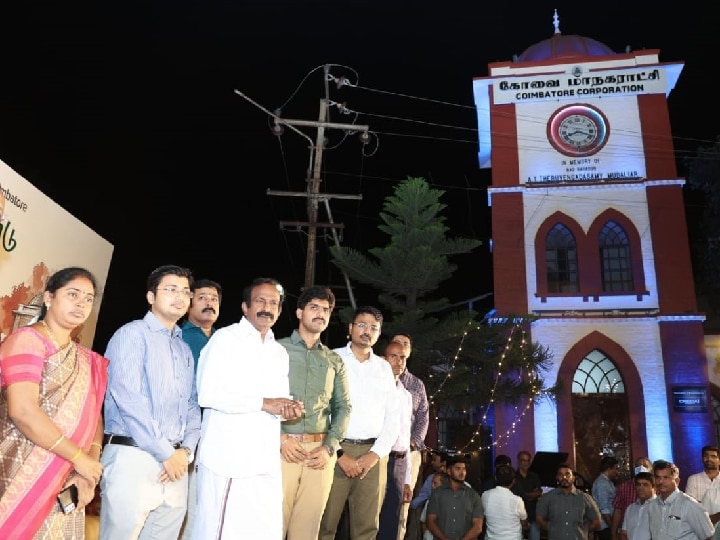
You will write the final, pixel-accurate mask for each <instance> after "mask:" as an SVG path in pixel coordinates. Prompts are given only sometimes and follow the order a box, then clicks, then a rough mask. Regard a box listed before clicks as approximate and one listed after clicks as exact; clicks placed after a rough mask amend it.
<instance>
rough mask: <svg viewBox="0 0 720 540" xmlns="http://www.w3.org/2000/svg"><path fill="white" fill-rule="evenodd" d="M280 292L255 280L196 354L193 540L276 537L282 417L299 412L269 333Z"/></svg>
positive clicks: (281, 353)
mask: <svg viewBox="0 0 720 540" xmlns="http://www.w3.org/2000/svg"><path fill="white" fill-rule="evenodd" d="M284 297H285V292H284V290H283V288H282V285H280V283H278V282H277V280H275V279H272V278H258V279H255V280H254V281H253V282H252V283H251V284H250V285H248V286H247V287H245V289H244V290H243V302H242V311H243V317H242V319H240V322H238V323H235V324H231V325H229V326H226V327H224V328H220V329H219V330H218V331H217V332H215V333H214V334H213V335H212V337H211V338H210V341H208V343H207V345H205V347H203V349H202V351H201V352H200V360H199V361H198V369H197V388H198V402H199V403H200V406H201V407H202V408H203V415H202V439H200V447H199V449H198V467H197V475H198V477H197V487H198V490H197V511H196V512H195V524H194V526H193V531H192V538H193V539H194V540H207V539H209V538H258V539H263V540H282V504H283V491H282V471H281V465H280V461H281V459H280V422H281V421H284V420H292V419H296V418H300V417H301V416H302V414H303V413H304V412H305V410H304V408H303V404H302V402H300V401H296V400H293V399H292V398H291V397H289V396H290V387H289V381H288V370H289V358H288V353H287V351H286V350H285V348H284V347H283V346H282V345H280V344H279V343H278V342H277V341H276V340H275V336H274V334H273V331H272V327H273V325H274V324H275V322H276V321H277V319H278V317H279V315H280V313H281V311H282V303H283V299H284Z"/></svg>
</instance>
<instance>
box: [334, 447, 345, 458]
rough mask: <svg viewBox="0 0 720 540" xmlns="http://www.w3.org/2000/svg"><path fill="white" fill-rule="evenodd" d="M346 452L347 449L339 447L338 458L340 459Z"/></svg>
mask: <svg viewBox="0 0 720 540" xmlns="http://www.w3.org/2000/svg"><path fill="white" fill-rule="evenodd" d="M344 453H345V450H343V449H342V448H338V449H337V451H336V452H335V454H336V455H337V458H338V459H340V458H341V457H342V456H343V454H344Z"/></svg>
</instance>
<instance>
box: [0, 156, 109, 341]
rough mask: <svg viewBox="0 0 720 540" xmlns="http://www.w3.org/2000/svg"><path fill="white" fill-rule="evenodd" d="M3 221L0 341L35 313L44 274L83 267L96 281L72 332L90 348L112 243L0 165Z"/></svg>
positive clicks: (39, 303) (0, 233)
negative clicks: (88, 307) (89, 304)
mask: <svg viewBox="0 0 720 540" xmlns="http://www.w3.org/2000/svg"><path fill="white" fill-rule="evenodd" d="M0 191H2V194H3V196H4V197H5V216H6V217H7V221H6V222H5V223H2V224H0V340H3V339H5V337H6V336H7V335H8V334H9V333H10V332H11V331H12V330H13V328H14V327H16V326H24V325H25V324H28V323H29V322H31V321H32V320H33V317H34V316H36V315H37V312H38V307H39V306H40V305H41V297H42V291H43V290H44V288H45V282H46V281H47V278H48V276H50V275H51V274H53V273H54V272H55V271H57V270H59V269H61V268H65V267H67V266H82V267H83V268H87V269H88V270H90V271H91V272H92V273H93V274H94V275H95V278H96V279H97V282H98V283H97V285H98V293H99V294H98V296H97V301H96V303H95V307H94V308H93V312H92V314H91V315H90V317H89V318H88V320H87V321H86V322H85V324H84V325H83V327H82V328H79V329H78V330H77V332H76V333H75V334H74V337H75V339H76V340H77V341H79V342H80V343H82V344H83V345H85V346H87V347H92V343H93V338H94V337H95V326H96V324H97V318H98V313H99V309H100V305H101V303H102V291H103V290H104V288H105V282H106V280H107V274H108V269H109V267H110V260H111V259H112V253H113V245H112V244H110V243H109V242H108V241H107V240H105V239H104V238H102V237H100V236H99V235H98V234H96V233H95V232H94V231H93V230H92V229H90V228H89V227H87V226H86V225H85V224H84V223H82V222H81V221H80V220H78V219H77V218H75V217H74V216H73V215H71V214H70V213H69V212H67V211H66V210H64V209H63V208H62V207H60V206H59V205H58V204H57V203H55V202H54V201H53V200H52V199H50V198H49V197H47V196H46V195H44V194H43V193H42V192H41V191H39V190H38V189H36V188H35V187H34V186H33V185H32V184H31V183H30V182H28V181H27V180H25V179H24V178H23V177H22V176H20V175H19V174H18V173H16V172H15V171H14V170H12V169H11V168H10V167H9V166H8V165H7V164H5V163H4V162H2V161H0Z"/></svg>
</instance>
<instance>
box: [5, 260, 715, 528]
mask: <svg viewBox="0 0 720 540" xmlns="http://www.w3.org/2000/svg"><path fill="white" fill-rule="evenodd" d="M97 294H98V293H97V283H96V280H95V278H94V276H93V275H92V274H91V273H90V272H89V271H87V270H86V269H83V268H79V267H69V268H64V269H62V270H59V271H58V272H56V273H55V274H53V275H52V276H50V278H49V279H48V281H47V284H46V286H45V291H44V293H43V302H44V305H43V307H42V311H41V313H40V316H39V319H38V320H37V322H34V323H32V324H30V325H29V326H26V327H22V328H18V329H16V330H15V331H13V332H12V333H11V334H10V336H8V337H7V339H5V341H4V342H3V343H2V345H0V387H1V389H2V391H1V392H0V429H1V430H2V436H1V437H0V538H2V539H3V540H30V539H47V540H60V539H62V540H73V539H78V540H82V539H83V538H85V536H84V534H85V533H84V531H85V515H84V509H85V507H86V506H87V505H88V504H89V503H90V502H91V501H92V500H93V498H94V497H95V494H96V488H98V487H99V490H100V494H101V504H100V531H99V537H100V539H102V540H133V539H142V540H151V539H157V540H177V539H178V538H181V539H182V540H188V539H190V540H209V539H218V540H223V539H224V540H228V539H231V538H232V539H246V538H260V539H263V540H338V539H343V540H344V539H347V540H376V539H378V540H420V538H422V539H423V540H473V539H477V538H478V537H480V536H483V537H484V538H485V539H486V540H523V539H528V540H540V538H541V536H544V537H546V538H547V539H548V540H590V536H591V535H592V536H593V537H594V538H593V540H686V539H687V540H696V539H697V540H709V539H710V538H711V537H712V536H713V535H714V534H715V524H716V523H717V522H718V521H720V474H719V473H720V452H719V451H718V448H717V447H715V446H706V447H704V448H703V453H702V461H703V471H701V472H699V473H697V474H693V475H691V476H690V477H689V478H688V481H687V488H686V492H682V491H680V489H679V484H680V482H679V478H680V472H679V470H678V468H677V467H676V466H675V465H674V464H673V463H670V462H667V461H656V462H654V463H652V464H651V463H650V461H649V459H648V458H645V457H643V458H639V459H638V460H636V462H635V469H634V471H633V473H634V474H633V477H632V478H631V479H629V480H627V481H625V482H623V483H621V484H619V485H618V486H616V481H617V476H618V473H619V464H618V461H617V459H615V458H614V457H612V456H605V457H603V459H602V460H601V463H600V473H599V474H598V476H597V478H595V481H594V482H593V487H592V491H591V493H587V492H585V491H584V490H581V489H578V488H577V487H576V485H575V484H576V481H575V480H576V479H575V474H576V473H575V471H574V470H573V468H572V467H571V466H570V465H568V464H566V463H562V464H560V465H559V466H558V467H557V471H556V477H555V480H556V483H557V486H556V487H555V488H554V489H550V488H547V487H546V488H543V486H541V483H540V478H539V477H538V475H537V474H536V473H535V472H533V471H532V470H531V462H532V455H531V453H530V452H528V451H521V452H519V453H518V455H517V469H515V468H513V466H512V463H511V459H510V457H509V456H505V455H498V456H497V457H496V459H495V467H494V471H493V473H494V474H492V475H490V477H489V478H488V479H487V481H486V482H485V483H483V484H482V486H481V487H480V489H479V490H477V491H476V490H475V489H474V488H473V487H472V486H471V485H470V484H469V483H468V482H467V481H466V478H467V474H468V468H467V466H468V458H467V456H465V455H447V454H443V453H439V452H434V451H433V452H427V449H426V447H425V443H424V441H425V437H426V434H427V430H428V424H429V406H428V399H427V395H426V392H425V387H424V384H423V383H422V381H421V380H420V379H418V378H417V377H416V376H414V375H413V374H412V373H410V372H409V370H408V369H407V361H408V358H409V357H410V355H411V353H412V338H411V336H410V335H408V334H406V333H398V334H395V335H392V336H390V339H389V340H388V342H387V344H386V345H385V348H384V351H383V355H382V356H380V355H378V354H376V352H375V350H374V347H375V346H376V344H377V342H378V339H379V337H380V335H381V332H382V324H383V314H382V313H381V312H380V310H378V309H377V308H375V307H372V306H362V307H359V308H357V309H356V310H355V312H354V314H353V317H352V321H351V322H350V323H349V325H348V329H347V330H348V338H349V340H348V342H347V344H346V345H345V346H343V347H340V348H336V349H330V348H328V347H327V346H326V345H324V344H323V343H322V341H321V335H322V333H323V331H325V329H326V328H327V325H328V323H329V320H330V316H331V314H332V312H333V310H334V308H335V296H334V294H333V292H332V291H331V290H330V289H329V288H327V287H321V286H312V287H307V288H305V289H304V290H302V291H301V293H300V294H299V296H298V300H297V305H296V309H295V315H296V317H297V328H296V329H294V330H293V331H292V334H291V335H289V336H287V337H283V338H281V339H276V338H275V335H274V333H273V330H272V328H273V326H274V324H275V323H276V321H277V320H278V317H279V316H280V314H281V312H282V310H283V307H284V304H285V297H286V293H285V290H284V288H283V287H282V285H281V284H280V283H279V282H278V281H277V280H275V279H272V278H258V279H255V280H254V281H252V282H251V283H250V284H249V285H248V286H247V287H245V289H244V290H243V295H242V312H243V316H242V318H241V319H240V321H239V322H237V323H234V324H231V325H229V326H225V327H223V328H216V326H215V325H216V322H217V320H218V316H219V313H220V306H221V302H222V287H221V286H220V284H219V283H217V282H215V281H211V280H207V279H200V280H195V279H194V277H193V275H192V272H191V271H190V270H189V269H187V268H183V267H180V266H175V265H165V266H161V267H159V268H156V269H155V270H153V271H152V272H151V273H150V274H149V276H148V278H147V283H146V290H145V299H146V302H147V304H148V311H147V312H146V314H145V315H144V317H143V318H141V319H138V320H134V321H131V322H128V323H127V324H125V325H123V326H122V327H120V328H119V329H117V331H116V332H115V333H114V334H113V336H112V337H111V339H110V340H109V342H108V345H107V348H106V350H105V352H104V354H99V353H97V352H94V351H92V350H89V349H88V348H86V347H84V346H82V345H80V344H79V343H78V342H77V341H76V339H75V336H76V334H77V331H78V329H79V328H80V327H81V326H82V325H83V324H84V323H85V321H86V320H87V318H88V316H89V315H90V313H91V311H92V309H93V305H94V303H95V298H96V295H97ZM424 456H429V457H430V465H431V467H432V472H431V473H430V474H429V475H428V476H427V477H425V478H421V474H420V470H421V464H422V463H424V461H425V460H424ZM418 480H421V481H422V487H421V488H420V489H419V490H416V489H415V486H416V482H417V481H418ZM414 493H415V494H416V495H415V497H414V498H413V494H414Z"/></svg>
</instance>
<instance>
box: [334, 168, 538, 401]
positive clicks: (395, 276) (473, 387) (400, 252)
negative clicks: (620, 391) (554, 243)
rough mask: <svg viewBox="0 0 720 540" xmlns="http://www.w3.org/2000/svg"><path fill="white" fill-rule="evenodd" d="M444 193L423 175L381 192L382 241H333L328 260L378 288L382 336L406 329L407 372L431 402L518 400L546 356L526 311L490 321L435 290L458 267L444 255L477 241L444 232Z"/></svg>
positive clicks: (467, 249) (529, 391)
mask: <svg viewBox="0 0 720 540" xmlns="http://www.w3.org/2000/svg"><path fill="white" fill-rule="evenodd" d="M443 194H444V191H442V190H439V189H434V188H431V187H430V186H429V185H428V183H427V182H426V181H425V179H424V178H412V177H409V178H408V179H407V180H405V181H404V182H402V183H400V184H399V185H398V186H397V187H396V189H395V192H394V193H393V194H392V195H390V196H388V197H387V198H386V200H385V202H384V204H383V210H382V212H381V213H380V219H381V220H382V224H381V225H380V226H379V229H380V230H381V231H382V232H384V233H385V234H387V235H388V242H387V244H386V245H384V246H382V247H376V248H373V249H370V250H369V251H368V253H367V254H365V253H362V252H360V251H358V250H356V249H353V248H350V247H346V246H334V247H332V248H331V250H330V251H331V255H332V259H333V263H334V264H336V265H337V266H338V267H340V268H341V269H342V270H343V271H344V272H345V273H346V274H347V275H348V276H349V277H350V279H353V280H356V281H359V282H361V283H364V284H366V285H370V286H371V287H372V288H374V289H376V290H377V291H378V292H379V294H378V302H379V304H380V305H379V306H378V307H380V308H381V309H382V311H383V314H384V316H385V320H384V323H383V332H384V334H385V335H386V336H390V335H391V334H393V333H395V332H397V331H405V332H408V333H410V335H412V337H413V353H412V360H411V362H410V364H411V371H412V372H413V373H414V374H415V375H417V376H419V377H421V378H422V379H423V380H424V382H425V384H426V387H427V391H428V396H429V397H431V398H434V399H435V400H436V404H437V405H439V406H443V407H450V408H452V409H454V410H456V411H462V410H468V409H470V408H471V407H473V406H480V407H482V406H484V405H487V404H488V403H489V402H490V401H491V400H494V401H495V402H504V403H517V402H518V401H519V400H521V399H523V398H527V397H534V396H536V395H537V394H538V392H539V390H540V389H541V387H542V385H543V381H542V379H541V378H540V377H539V374H540V373H541V372H542V371H543V370H544V368H546V367H547V363H548V362H549V358H550V357H549V353H548V351H547V349H545V348H543V347H541V346H539V345H537V344H533V343H529V342H527V341H526V340H525V332H524V329H525V328H526V325H527V323H528V322H529V318H528V317H517V318H516V317H511V318H508V319H504V320H497V319H494V318H487V317H482V316H480V315H479V314H478V313H476V312H473V311H468V310H453V309H452V308H451V306H450V301H449V300H448V299H447V298H445V297H442V296H440V295H439V294H438V291H439V289H440V285H441V284H442V283H443V282H445V281H447V280H450V279H452V276H453V273H454V272H455V270H456V269H457V266H456V265H455V264H454V263H453V262H451V257H453V256H459V255H465V254H469V253H471V252H472V251H473V250H474V249H475V248H477V247H478V246H480V245H481V242H480V241H479V240H476V239H469V238H450V237H448V234H449V232H450V229H449V227H448V226H447V225H446V218H445V217H444V216H443V215H442V212H443V211H444V210H446V205H445V204H443V203H442V202H441V201H440V198H441V197H442V195H443ZM482 271H483V269H478V272H482ZM346 319H347V314H346ZM383 346H384V344H380V345H379V348H378V351H379V352H381V351H382V347H383Z"/></svg>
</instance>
